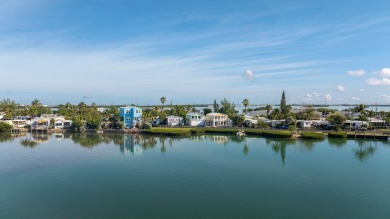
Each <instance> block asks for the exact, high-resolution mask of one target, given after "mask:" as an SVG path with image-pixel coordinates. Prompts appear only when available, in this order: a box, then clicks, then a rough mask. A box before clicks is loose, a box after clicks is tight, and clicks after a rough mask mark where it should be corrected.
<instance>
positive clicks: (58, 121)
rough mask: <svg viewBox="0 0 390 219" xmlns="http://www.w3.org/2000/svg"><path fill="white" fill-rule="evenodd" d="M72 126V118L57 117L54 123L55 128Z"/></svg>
mask: <svg viewBox="0 0 390 219" xmlns="http://www.w3.org/2000/svg"><path fill="white" fill-rule="evenodd" d="M71 126H72V120H65V119H56V120H55V123H54V128H55V129H67V128H70V127H71Z"/></svg>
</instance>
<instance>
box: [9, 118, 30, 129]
mask: <svg viewBox="0 0 390 219" xmlns="http://www.w3.org/2000/svg"><path fill="white" fill-rule="evenodd" d="M3 122H5V123H7V124H10V125H12V127H13V128H24V127H25V126H26V125H29V124H30V120H24V119H9V120H4V121H3Z"/></svg>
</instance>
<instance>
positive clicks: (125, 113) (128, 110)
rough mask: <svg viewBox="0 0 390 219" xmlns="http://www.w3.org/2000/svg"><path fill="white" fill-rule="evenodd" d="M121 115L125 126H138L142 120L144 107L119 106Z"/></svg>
mask: <svg viewBox="0 0 390 219" xmlns="http://www.w3.org/2000/svg"><path fill="white" fill-rule="evenodd" d="M119 115H120V117H121V118H122V121H123V123H124V126H125V128H132V127H135V126H138V125H139V124H140V123H141V121H142V108H140V107H134V106H127V107H121V108H119Z"/></svg>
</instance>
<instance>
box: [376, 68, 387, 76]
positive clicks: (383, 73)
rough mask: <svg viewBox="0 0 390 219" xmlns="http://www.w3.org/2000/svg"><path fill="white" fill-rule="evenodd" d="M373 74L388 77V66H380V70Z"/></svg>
mask: <svg viewBox="0 0 390 219" xmlns="http://www.w3.org/2000/svg"><path fill="white" fill-rule="evenodd" d="M375 74H377V75H379V76H382V77H390V68H382V69H381V70H380V71H377V72H375Z"/></svg>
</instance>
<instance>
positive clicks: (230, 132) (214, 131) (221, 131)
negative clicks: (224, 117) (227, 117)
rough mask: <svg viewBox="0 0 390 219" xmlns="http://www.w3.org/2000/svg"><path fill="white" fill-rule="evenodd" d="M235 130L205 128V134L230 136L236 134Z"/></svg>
mask: <svg viewBox="0 0 390 219" xmlns="http://www.w3.org/2000/svg"><path fill="white" fill-rule="evenodd" d="M237 131H238V129H237V128H205V133H217V134H232V135H235V134H236V133H237Z"/></svg>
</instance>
